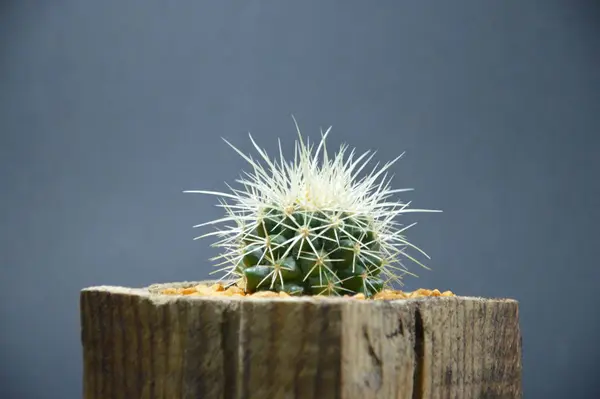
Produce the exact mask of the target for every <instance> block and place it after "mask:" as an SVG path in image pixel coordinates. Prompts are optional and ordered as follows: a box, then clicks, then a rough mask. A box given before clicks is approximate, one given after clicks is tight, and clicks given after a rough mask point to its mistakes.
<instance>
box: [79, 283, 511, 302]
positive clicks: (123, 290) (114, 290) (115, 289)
mask: <svg viewBox="0 0 600 399" xmlns="http://www.w3.org/2000/svg"><path fill="white" fill-rule="evenodd" d="M213 282H215V281H214V280H208V281H185V282H173V283H158V284H152V285H149V286H147V287H142V288H136V287H124V286H117V285H99V286H90V287H86V288H83V289H82V290H81V295H84V293H89V292H94V293H108V294H111V295H115V294H116V295H125V296H135V297H140V298H148V299H150V300H151V302H153V303H156V304H165V303H173V302H178V301H189V302H197V301H207V302H248V301H251V302H297V303H306V302H311V303H319V302H324V303H329V304H335V303H339V304H344V303H347V302H348V301H352V302H353V303H354V302H356V303H363V304H377V303H380V302H382V303H424V302H426V303H435V302H438V303H439V302H442V303H443V302H446V301H462V302H486V303H510V304H514V305H515V306H517V307H518V305H519V301H518V300H517V299H514V298H498V297H497V298H494V297H479V296H466V295H465V296H463V295H456V296H451V297H419V298H403V299H391V300H359V299H351V298H338V297H319V298H315V297H312V296H302V297H266V298H264V297H227V296H200V295H163V294H160V293H159V291H160V290H161V289H163V288H170V287H177V288H179V287H193V286H194V285H198V284H207V283H208V284H210V283H213ZM366 306H368V305H366Z"/></svg>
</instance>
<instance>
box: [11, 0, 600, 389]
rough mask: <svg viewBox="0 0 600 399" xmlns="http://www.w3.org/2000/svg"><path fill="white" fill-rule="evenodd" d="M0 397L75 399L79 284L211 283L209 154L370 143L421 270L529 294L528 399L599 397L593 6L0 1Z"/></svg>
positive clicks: (224, 177) (213, 182) (597, 83)
mask: <svg viewBox="0 0 600 399" xmlns="http://www.w3.org/2000/svg"><path fill="white" fill-rule="evenodd" d="M0 4H1V6H0V13H1V14H0V132H1V142H0V143H1V145H0V157H1V158H0V162H1V169H0V179H1V180H0V181H1V183H2V196H1V198H0V201H1V202H0V206H1V208H0V209H1V210H2V212H1V213H0V221H1V230H0V234H1V236H0V243H1V244H0V245H1V251H0V267H1V273H2V274H1V276H0V277H1V278H0V300H1V302H0V303H1V304H2V305H1V307H0V312H1V313H0V320H1V323H2V327H1V330H0V331H1V332H0V338H1V340H0V359H2V364H1V367H0V397H1V398H77V397H80V395H81V393H80V392H81V371H82V370H81V350H80V341H79V313H78V312H79V310H78V299H79V297H78V295H79V290H80V289H81V288H83V287H86V286H90V285H100V284H118V285H130V286H143V285H147V284H150V283H154V282H166V281H178V280H194V279H203V278H206V277H208V276H209V275H208V273H209V272H210V271H211V266H210V264H209V262H208V261H207V258H208V257H210V256H212V255H214V254H215V253H214V252H212V250H211V249H210V248H209V244H210V242H211V241H208V240H207V241H193V240H192V238H193V237H194V236H195V235H196V234H197V233H199V232H198V231H197V230H194V229H192V228H191V226H192V225H194V224H196V223H199V222H202V221H205V220H208V219H211V218H216V217H218V216H219V215H220V213H219V209H218V208H216V207H214V206H213V205H214V204H215V203H216V200H215V198H212V197H208V196H194V195H188V194H182V190H184V189H193V188H205V189H214V190H222V189H225V185H224V182H225V181H227V182H232V181H233V180H234V179H235V178H237V177H238V175H239V173H240V171H241V170H242V169H244V168H245V167H246V164H245V163H244V161H243V160H242V159H241V158H240V157H238V156H237V155H236V154H235V153H234V152H233V150H231V149H230V148H229V147H228V146H227V145H226V144H225V143H224V142H223V141H222V140H221V137H225V138H227V139H229V140H230V141H232V142H233V143H234V144H236V145H238V146H239V147H240V148H242V149H243V150H244V151H246V152H248V151H251V146H250V142H249V140H248V136H247V133H248V132H249V131H250V132H251V133H252V134H253V136H254V137H255V138H256V139H257V140H258V142H259V143H260V144H261V145H262V146H263V147H265V148H266V149H267V150H268V151H270V152H271V153H273V154H274V152H273V151H274V150H275V149H276V138H277V137H280V138H281V139H282V140H283V144H284V148H285V151H286V153H287V154H291V150H292V145H293V140H294V138H295V130H294V125H293V121H292V119H291V117H290V115H291V114H294V115H295V116H296V117H297V119H298V121H299V123H300V125H301V128H302V130H303V132H304V134H305V135H308V136H310V137H313V138H315V137H317V135H318V133H319V129H320V128H321V127H323V128H326V127H328V126H329V125H333V130H332V133H331V135H330V139H329V143H330V144H329V146H330V149H335V148H336V147H338V146H339V144H340V143H342V142H347V143H348V144H350V145H351V146H353V147H358V149H359V150H361V151H364V150H367V149H376V150H378V155H377V159H378V160H381V161H387V160H390V159H392V158H393V157H395V156H396V155H398V154H400V153H401V152H402V151H406V152H407V153H406V156H405V158H404V159H403V160H401V161H400V162H399V163H398V164H397V165H396V166H395V167H394V169H393V171H394V173H395V174H396V177H395V179H394V182H395V183H394V185H395V186H396V187H414V188H415V189H416V191H415V192H412V193H408V195H406V196H405V197H404V198H406V199H407V200H412V201H413V204H414V205H415V206H417V207H425V208H441V209H443V210H444V213H441V214H412V215H411V216H410V217H407V218H406V220H407V222H408V221H410V222H412V221H418V222H419V225H417V226H416V227H415V228H414V229H413V230H412V232H411V235H410V238H411V239H412V240H413V241H414V242H415V243H416V244H417V245H420V246H421V247H423V248H424V249H425V250H426V251H427V252H428V253H429V254H430V255H431V256H432V260H431V261H430V262H429V265H430V266H431V267H432V268H433V270H432V271H426V270H424V269H413V270H415V271H416V272H417V273H418V274H419V275H420V277H419V278H418V279H415V278H412V279H409V280H407V281H406V285H407V287H406V288H407V289H415V288H418V287H437V288H440V289H444V290H445V289H451V290H453V291H455V292H456V293H459V294H465V295H482V296H506V297H513V298H516V299H518V300H519V301H520V303H521V313H520V315H521V318H522V332H523V342H524V358H523V360H524V389H525V397H526V398H593V397H600V382H599V381H598V377H599V375H598V371H597V357H598V355H600V351H599V350H598V349H597V346H598V342H597V338H598V335H599V334H598V326H599V324H600V312H598V311H597V309H596V307H595V306H594V305H595V303H596V298H597V289H598V288H597V283H598V281H600V267H599V263H598V255H599V254H598V247H599V245H598V238H599V234H598V220H599V218H598V216H599V212H598V206H597V205H598V195H599V194H600V193H599V187H600V185H599V182H598V178H597V175H596V171H597V169H598V168H597V162H596V154H597V152H598V144H600V140H599V138H598V130H599V128H600V94H599V89H600V51H599V46H598V45H599V41H600V40H599V38H600V34H599V33H600V29H599V28H598V27H597V24H598V22H599V21H600V20H599V18H598V15H599V14H598V6H597V3H592V2H588V3H584V2H576V1H563V2H553V1H504V2H482V1H469V2H467V1H454V2H445V1H439V2H427V1H420V2H399V1H383V0H381V1H343V2H342V1H337V2H335V1H328V2H327V1H308V0H303V1H295V2H289V1H274V0H273V1H237V2H234V1H223V0H221V1H215V2H200V1H166V0H165V1H157V0H152V1H149V0H144V1H141V0H140V1H121V0H112V1H106V0H105V1H98V2H83V1H78V0H70V1H54V2H49V1H47V2H33V1H30V2H28V1H20V2H18V1H6V0H5V1H3V2H2V3H0Z"/></svg>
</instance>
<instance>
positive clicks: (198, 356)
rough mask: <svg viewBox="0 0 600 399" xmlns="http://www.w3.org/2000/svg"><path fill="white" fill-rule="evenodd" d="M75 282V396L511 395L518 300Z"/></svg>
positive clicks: (517, 387) (515, 392)
mask: <svg viewBox="0 0 600 399" xmlns="http://www.w3.org/2000/svg"><path fill="white" fill-rule="evenodd" d="M195 284H198V283H197V282H194V283H191V282H190V283H178V284H165V285H156V286H152V287H149V288H145V289H133V288H123V287H108V286H102V287H91V288H86V289H84V290H82V292H81V323H82V335H81V338H82V344H83V360H84V376H83V389H84V398H86V399H111V398H124V399H133V398H136V399H137V398H168V399H177V398H203V399H212V398H224V399H227V398H240V399H242V398H243V399H254V398H257V399H269V398H277V399H280V398H281V399H287V398H310V399H328V398H332V399H333V398H342V399H353V398H360V399H369V398H385V399H391V398H394V399H396V398H403V399H404V398H405V399H419V398H460V399H468V398H511V399H512V398H521V396H522V388H521V335H520V330H519V320H518V303H517V302H516V301H514V300H510V299H483V298H472V297H437V298H433V297H429V298H419V299H402V300H393V301H373V300H357V299H348V298H326V299H318V298H311V297H297V298H252V297H241V298H235V297H233V298H232V297H229V298H228V297H201V296H170V295H161V294H158V293H157V292H158V290H159V289H160V288H166V287H181V286H193V285H195Z"/></svg>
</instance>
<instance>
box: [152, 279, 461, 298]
mask: <svg viewBox="0 0 600 399" xmlns="http://www.w3.org/2000/svg"><path fill="white" fill-rule="evenodd" d="M161 293H162V294H164V295H195V296H231V297H255V298H256V297H262V298H273V297H290V295H289V294H288V293H285V292H273V291H259V292H255V293H252V294H250V293H246V292H245V291H244V290H243V289H242V288H240V287H238V286H235V285H233V286H229V287H227V288H226V287H225V286H223V285H222V284H220V283H216V284H212V285H207V284H200V285H196V286H193V287H187V288H166V289H163V290H162V291H161ZM437 296H455V295H454V293H452V291H444V292H440V291H439V290H437V289H434V290H428V289H425V288H419V289H418V290H416V291H412V292H404V291H400V290H389V289H385V290H383V291H381V292H379V293H377V294H376V295H374V296H373V298H372V299H373V300H392V299H409V298H422V297H437ZM312 297H317V298H318V297H325V296H324V295H312ZM344 297H347V298H351V299H367V298H365V296H364V294H356V295H353V296H349V295H344Z"/></svg>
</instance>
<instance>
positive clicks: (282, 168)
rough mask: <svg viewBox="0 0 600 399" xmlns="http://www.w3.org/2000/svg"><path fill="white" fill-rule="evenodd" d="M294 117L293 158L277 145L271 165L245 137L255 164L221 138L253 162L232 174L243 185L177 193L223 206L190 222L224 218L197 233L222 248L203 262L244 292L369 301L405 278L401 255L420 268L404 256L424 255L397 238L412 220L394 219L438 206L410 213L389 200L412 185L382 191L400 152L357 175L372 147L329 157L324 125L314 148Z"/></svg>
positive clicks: (404, 205) (342, 150)
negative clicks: (217, 214) (215, 199)
mask: <svg viewBox="0 0 600 399" xmlns="http://www.w3.org/2000/svg"><path fill="white" fill-rule="evenodd" d="M294 123H295V124H296V129H297V133H298V137H299V140H297V141H296V143H295V153H294V161H293V162H287V161H286V160H285V158H284V156H283V152H282V149H281V143H279V153H280V160H279V161H276V160H274V159H273V160H272V159H271V158H270V157H269V156H268V155H267V154H266V152H265V151H264V150H263V149H261V148H260V147H259V146H258V145H257V144H256V142H255V141H254V139H253V138H252V135H249V137H250V140H251V142H252V144H253V146H254V147H255V149H256V150H257V151H258V154H259V155H260V157H261V158H262V160H263V161H264V163H265V164H266V167H264V166H263V165H261V163H259V162H258V161H255V160H254V159H253V158H252V157H251V156H247V155H245V154H243V153H242V152H241V151H240V150H239V149H237V148H236V147H235V146H233V145H232V144H231V143H229V142H228V141H227V140H224V141H225V142H226V143H227V144H228V145H229V146H231V147H232V148H233V149H234V150H235V151H236V152H237V153H238V154H239V155H240V156H242V157H243V158H244V159H245V160H246V161H247V162H248V163H249V164H250V165H251V166H252V168H253V173H246V174H245V177H242V178H240V179H239V180H237V182H239V183H240V184H241V185H242V186H243V189H233V188H230V189H231V193H223V192H214V191H205V190H187V191H184V192H185V193H200V194H210V195H217V196H219V197H221V199H220V200H219V202H220V205H219V206H221V207H222V208H224V210H225V212H226V215H225V216H224V217H223V218H220V219H217V220H213V221H209V222H206V223H202V224H199V225H196V226H194V227H202V226H209V225H212V226H216V225H219V224H221V223H225V224H227V223H229V224H233V225H226V226H224V227H221V228H219V229H217V230H216V231H212V232H209V233H206V234H204V235H201V236H199V237H196V239H199V238H204V237H209V236H216V237H218V241H217V242H216V243H214V244H213V246H215V247H219V248H222V249H223V252H222V253H221V254H220V255H218V256H216V257H214V258H212V260H213V261H218V262H219V263H217V266H218V267H219V269H217V270H215V272H223V276H222V277H221V278H222V279H223V278H227V279H231V278H234V279H235V280H236V281H237V283H238V285H239V286H241V287H243V288H244V289H245V290H246V292H256V291H261V290H271V291H284V292H287V293H288V294H290V295H346V294H348V295H354V294H357V293H362V294H364V295H365V297H372V296H373V295H374V294H376V293H378V292H380V291H381V290H382V289H384V288H390V286H391V284H392V283H394V282H396V283H399V284H400V285H402V278H403V277H404V275H406V274H412V273H410V272H409V270H408V269H407V268H406V267H405V265H404V264H403V262H402V260H403V259H404V258H406V259H408V260H410V261H413V262H415V263H417V264H419V265H420V266H423V267H425V268H427V266H425V265H424V264H422V263H421V262H419V261H418V260H417V259H415V258H414V257H413V256H411V255H409V254H408V253H407V250H409V249H415V250H417V251H418V252H420V253H422V254H423V255H425V256H426V257H428V256H427V254H426V253H425V252H423V251H422V250H420V249H419V248H418V247H416V246H415V245H413V244H411V243H410V242H408V241H407V239H406V237H405V235H404V234H405V232H406V231H407V230H408V229H409V228H410V227H412V226H414V225H415V224H416V223H413V224H411V225H408V226H404V225H402V224H400V223H398V222H397V221H396V220H395V219H396V216H399V215H401V214H403V213H407V212H419V211H421V212H438V211H434V210H427V209H409V208H408V206H409V203H403V202H400V201H391V200H390V199H389V198H390V197H391V196H392V195H393V194H396V193H399V192H405V191H410V190H411V189H391V188H390V181H391V177H388V172H387V171H388V169H389V168H390V167H391V166H392V165H393V164H394V163H395V162H396V161H397V160H398V159H400V158H401V157H402V155H403V154H401V155H400V156H398V157H397V158H396V159H394V160H393V161H391V162H388V163H386V164H385V165H384V166H382V167H380V168H377V166H378V165H379V164H377V165H376V166H375V168H373V170H372V172H370V173H369V174H367V175H366V176H364V177H362V178H361V179H358V174H359V173H360V172H362V171H363V169H364V168H365V167H366V166H367V164H368V163H369V162H370V161H371V159H372V158H373V156H374V155H375V153H371V152H370V151H367V152H365V153H364V154H362V155H361V156H359V157H356V158H355V151H354V150H352V151H350V154H349V155H348V156H347V157H345V155H346V154H347V152H348V147H347V146H346V145H342V146H341V147H340V150H339V151H338V152H337V153H336V154H335V155H334V156H333V157H330V156H329V155H328V154H327V149H326V144H325V141H326V138H327V136H328V134H329V132H330V131H331V127H330V128H329V129H327V131H326V132H323V131H321V140H320V141H319V142H318V146H317V148H316V150H314V145H311V144H310V142H309V140H308V139H307V140H306V143H305V141H304V140H303V138H302V135H301V133H300V129H299V128H298V124H297V123H296V120H295V119H294ZM320 157H321V158H320ZM320 159H321V162H319V160H320ZM226 199H231V200H233V202H234V203H233V204H229V203H227V201H226ZM428 258H429V257H428ZM213 273H214V272H213Z"/></svg>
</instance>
